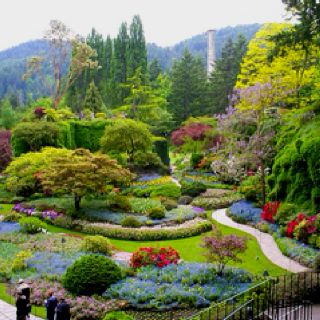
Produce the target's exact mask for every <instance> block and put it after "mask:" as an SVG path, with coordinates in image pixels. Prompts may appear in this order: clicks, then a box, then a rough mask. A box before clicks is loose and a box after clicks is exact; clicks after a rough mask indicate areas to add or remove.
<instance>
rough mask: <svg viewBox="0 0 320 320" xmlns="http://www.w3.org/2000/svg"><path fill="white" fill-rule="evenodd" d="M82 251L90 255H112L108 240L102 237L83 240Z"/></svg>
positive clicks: (90, 237) (88, 237)
mask: <svg viewBox="0 0 320 320" xmlns="http://www.w3.org/2000/svg"><path fill="white" fill-rule="evenodd" d="M82 248H83V250H84V251H87V252H92V253H102V254H105V255H108V256H110V255H111V254H112V245H111V242H110V240H109V239H108V238H106V237H103V236H87V237H85V238H84V242H83V246H82Z"/></svg>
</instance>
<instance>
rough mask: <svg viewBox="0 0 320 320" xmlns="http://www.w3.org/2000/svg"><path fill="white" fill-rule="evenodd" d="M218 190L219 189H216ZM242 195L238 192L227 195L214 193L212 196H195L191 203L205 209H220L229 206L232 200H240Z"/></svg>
mask: <svg viewBox="0 0 320 320" xmlns="http://www.w3.org/2000/svg"><path fill="white" fill-rule="evenodd" d="M218 190H219V189H218ZM242 198H243V197H242V195H240V194H239V193H236V192H232V193H230V194H228V195H223V196H218V195H214V196H212V197H209V196H207V194H206V193H205V194H204V196H202V195H201V196H199V197H196V198H195V199H194V200H193V201H192V205H195V206H199V207H202V208H205V209H207V210H214V209H221V208H226V207H228V206H230V205H231V204H232V203H233V202H236V201H239V200H241V199H242Z"/></svg>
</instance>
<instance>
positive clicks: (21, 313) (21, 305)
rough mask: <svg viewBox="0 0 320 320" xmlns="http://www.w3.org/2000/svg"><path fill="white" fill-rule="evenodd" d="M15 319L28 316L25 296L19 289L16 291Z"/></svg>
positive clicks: (22, 319) (23, 319) (21, 319)
mask: <svg viewBox="0 0 320 320" xmlns="http://www.w3.org/2000/svg"><path fill="white" fill-rule="evenodd" d="M16 307H17V313H16V314H17V320H26V319H27V316H28V307H27V298H26V296H24V295H23V294H22V291H21V290H18V291H17V292H16Z"/></svg>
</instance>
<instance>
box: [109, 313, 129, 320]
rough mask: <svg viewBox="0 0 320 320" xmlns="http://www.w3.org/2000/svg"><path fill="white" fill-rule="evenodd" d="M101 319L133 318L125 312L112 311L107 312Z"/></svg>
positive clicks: (118, 319) (122, 319) (121, 319)
mask: <svg viewBox="0 0 320 320" xmlns="http://www.w3.org/2000/svg"><path fill="white" fill-rule="evenodd" d="M103 320H134V318H133V317H131V316H130V315H128V314H127V313H125V312H122V311H113V312H110V313H108V314H107V315H106V316H105V317H104V318H103Z"/></svg>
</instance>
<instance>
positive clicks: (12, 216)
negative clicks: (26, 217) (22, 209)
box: [3, 211, 22, 222]
mask: <svg viewBox="0 0 320 320" xmlns="http://www.w3.org/2000/svg"><path fill="white" fill-rule="evenodd" d="M21 218H22V215H21V214H20V213H17V212H15V211H11V212H8V213H5V214H3V221H6V222H17V221H19V220H20V219H21Z"/></svg>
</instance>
